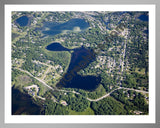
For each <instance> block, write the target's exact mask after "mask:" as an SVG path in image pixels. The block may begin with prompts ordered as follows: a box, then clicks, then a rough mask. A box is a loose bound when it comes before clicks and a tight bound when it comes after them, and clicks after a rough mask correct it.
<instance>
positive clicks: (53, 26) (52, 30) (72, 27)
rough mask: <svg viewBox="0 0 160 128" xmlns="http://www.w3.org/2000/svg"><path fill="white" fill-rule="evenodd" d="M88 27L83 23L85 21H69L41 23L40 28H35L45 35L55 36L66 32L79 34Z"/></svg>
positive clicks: (86, 23)
mask: <svg viewBox="0 0 160 128" xmlns="http://www.w3.org/2000/svg"><path fill="white" fill-rule="evenodd" d="M88 27H89V23H88V22H86V21H85V19H79V18H75V19H71V20H69V21H67V22H64V23H57V22H43V27H42V28H37V29H38V30H41V31H42V33H43V34H45V35H52V36H53V35H56V34H60V33H66V32H71V31H73V32H81V31H84V30H85V29H87V28H88Z"/></svg>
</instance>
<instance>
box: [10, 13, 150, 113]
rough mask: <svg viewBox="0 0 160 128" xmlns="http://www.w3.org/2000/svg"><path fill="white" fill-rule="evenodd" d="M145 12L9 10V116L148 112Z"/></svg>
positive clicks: (147, 55)
mask: <svg viewBox="0 0 160 128" xmlns="http://www.w3.org/2000/svg"><path fill="white" fill-rule="evenodd" d="M148 16H149V13H148V12H131V11H130V12H127V11H123V12H118V11H117V12H107V11H102V12H101V11H98V12H97V11H92V12H90V11H83V12H78V11H75V12H74V11H66V12H61V11H58V12H47V11H46V12H45V11H43V12H38V11H37V12H32V11H29V12H27V11H13V12H12V86H11V88H12V115H148V113H149V93H148V88H149V70H148V65H149V61H148V60H149V54H148V52H149V50H148V48H149V43H148V30H149V28H148Z"/></svg>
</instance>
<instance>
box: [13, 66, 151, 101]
mask: <svg viewBox="0 0 160 128" xmlns="http://www.w3.org/2000/svg"><path fill="white" fill-rule="evenodd" d="M15 69H18V70H20V71H22V72H25V73H27V74H28V75H30V76H31V77H33V78H35V79H37V80H38V81H39V82H41V83H43V84H44V85H45V86H47V87H48V88H49V89H51V90H53V91H54V90H57V91H64V92H72V93H75V94H78V95H81V94H80V93H79V92H75V91H67V90H59V89H54V88H52V87H51V86H49V85H48V84H46V83H45V82H44V81H43V80H41V79H39V78H37V77H35V76H33V75H32V74H31V73H30V72H28V71H25V70H23V69H20V68H15ZM119 89H126V90H133V91H136V92H140V93H149V92H146V91H142V90H137V89H132V88H124V87H118V88H116V89H114V90H112V91H111V92H110V93H107V94H105V95H104V96H102V97H100V98H97V99H90V98H88V97H85V98H86V99H87V100H89V101H92V102H97V101H100V100H102V99H104V98H106V97H108V96H110V94H111V93H113V92H114V91H116V90H119Z"/></svg>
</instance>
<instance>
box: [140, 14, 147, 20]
mask: <svg viewBox="0 0 160 128" xmlns="http://www.w3.org/2000/svg"><path fill="white" fill-rule="evenodd" d="M138 18H139V19H140V20H142V21H148V15H140V16H139V17H138Z"/></svg>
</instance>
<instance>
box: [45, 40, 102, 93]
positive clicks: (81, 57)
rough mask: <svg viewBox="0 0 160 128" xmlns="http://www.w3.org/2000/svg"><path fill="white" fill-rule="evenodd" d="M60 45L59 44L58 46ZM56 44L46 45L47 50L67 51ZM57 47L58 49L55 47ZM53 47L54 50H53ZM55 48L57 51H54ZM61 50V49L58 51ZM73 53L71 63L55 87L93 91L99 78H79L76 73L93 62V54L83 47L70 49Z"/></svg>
mask: <svg viewBox="0 0 160 128" xmlns="http://www.w3.org/2000/svg"><path fill="white" fill-rule="evenodd" d="M59 45H61V44H59ZM59 45H57V43H53V44H51V45H48V46H47V48H48V49H50V50H51V51H62V50H64V51H68V50H69V49H67V50H65V49H64V47H63V46H62V47H60V46H59ZM57 46H58V47H57ZM53 47H54V48H53ZM56 47H57V49H58V50H57V49H56ZM60 48H61V49H60ZM72 50H73V51H74V52H73V53H72V56H71V62H70V64H69V67H68V70H67V72H66V73H65V74H64V75H63V77H62V79H61V80H60V82H59V83H58V84H57V85H56V86H57V87H59V88H60V87H65V88H77V89H84V90H88V91H92V90H95V89H96V88H97V86H98V84H99V83H100V80H101V79H100V77H97V76H81V75H78V74H77V72H78V71H80V70H81V69H84V68H85V67H87V66H88V65H89V64H90V63H91V62H92V61H94V60H95V54H94V53H93V52H92V51H91V50H89V49H86V48H84V47H81V48H76V49H72Z"/></svg>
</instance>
